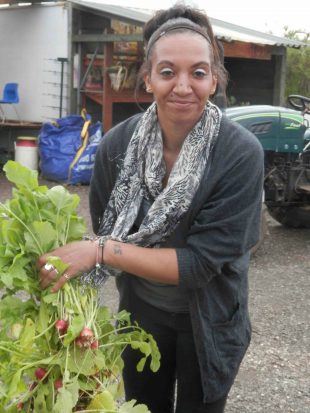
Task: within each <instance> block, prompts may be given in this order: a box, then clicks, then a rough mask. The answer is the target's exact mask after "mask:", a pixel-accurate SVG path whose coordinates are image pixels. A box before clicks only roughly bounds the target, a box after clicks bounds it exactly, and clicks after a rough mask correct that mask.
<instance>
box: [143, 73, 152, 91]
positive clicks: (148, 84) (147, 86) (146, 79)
mask: <svg viewBox="0 0 310 413" xmlns="http://www.w3.org/2000/svg"><path fill="white" fill-rule="evenodd" d="M143 80H144V83H145V89H146V91H151V90H152V86H151V79H150V75H148V74H145V75H144V77H143Z"/></svg>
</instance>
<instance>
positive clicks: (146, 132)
mask: <svg viewBox="0 0 310 413" xmlns="http://www.w3.org/2000/svg"><path fill="white" fill-rule="evenodd" d="M221 117H222V114H221V111H220V109H219V108H218V107H217V106H215V105H213V104H211V103H208V104H207V105H206V107H205V109H204V111H203V114H202V116H201V118H200V120H199V122H198V123H197V124H196V125H195V126H194V128H193V129H192V130H191V132H190V133H189V134H188V135H187V137H186V138H185V140H184V143H183V145H182V148H181V151H180V153H179V156H178V158H177V160H176V162H175V164H174V166H173V168H172V170H171V173H170V175H169V179H168V182H167V185H166V187H165V188H163V187H162V181H163V178H164V176H165V164H164V161H163V139H162V134H161V129H160V126H159V123H158V120H157V110H156V103H155V102H154V103H153V104H152V105H151V106H150V107H149V108H148V109H147V111H146V112H145V113H144V114H143V116H142V118H141V119H140V121H139V123H138V124H137V126H136V129H135V131H134V133H133V136H132V138H131V140H130V142H129V145H128V148H127V152H126V155H125V159H124V162H123V166H122V170H121V172H120V174H119V176H118V179H117V181H116V183H115V186H114V189H113V191H112V194H111V197H110V200H109V203H108V205H107V208H106V210H105V212H104V215H103V218H102V222H101V225H100V230H99V233H100V234H101V235H110V237H111V238H112V239H114V240H117V241H122V242H128V243H132V244H137V245H141V246H155V245H156V244H160V243H161V242H163V241H164V240H165V239H167V238H168V237H169V235H170V234H171V233H172V232H173V231H174V229H175V228H176V226H177V224H178V223H179V221H180V219H181V217H182V216H183V215H184V214H185V212H186V211H187V210H188V209H189V206H190V204H191V202H192V200H193V197H194V195H195V193H196V191H197V189H198V186H199V184H200V181H201V178H202V175H203V173H204V170H205V167H206V163H207V161H208V158H209V155H210V152H211V150H212V147H213V145H214V143H215V141H216V138H217V136H218V133H219V128H220V121H221ZM143 197H144V198H146V199H148V200H151V201H153V200H154V202H153V203H152V205H151V207H150V209H149V210H148V212H147V214H146V216H145V217H144V219H143V221H142V223H141V225H140V228H139V229H138V231H137V232H135V233H131V229H132V227H133V225H134V223H135V221H136V218H137V215H138V213H139V209H140V206H141V203H142V200H143Z"/></svg>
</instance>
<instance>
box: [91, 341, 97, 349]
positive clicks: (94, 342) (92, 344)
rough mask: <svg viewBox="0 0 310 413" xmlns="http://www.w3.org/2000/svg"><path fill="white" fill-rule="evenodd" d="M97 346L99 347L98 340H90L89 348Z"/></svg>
mask: <svg viewBox="0 0 310 413" xmlns="http://www.w3.org/2000/svg"><path fill="white" fill-rule="evenodd" d="M98 347H99V343H98V340H95V341H92V342H91V344H90V348H91V349H92V350H97V348H98Z"/></svg>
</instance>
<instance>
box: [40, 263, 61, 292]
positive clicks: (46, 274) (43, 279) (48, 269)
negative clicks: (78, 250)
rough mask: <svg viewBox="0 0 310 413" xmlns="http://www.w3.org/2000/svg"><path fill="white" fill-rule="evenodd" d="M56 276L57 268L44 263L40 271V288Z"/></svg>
mask: <svg viewBox="0 0 310 413" xmlns="http://www.w3.org/2000/svg"><path fill="white" fill-rule="evenodd" d="M57 277H58V271H57V269H56V268H55V267H54V266H52V265H50V264H45V265H44V266H43V267H42V268H41V271H40V287H41V288H42V289H44V288H46V287H47V286H49V285H50V284H51V283H52V282H54V281H55V279H56V278H57Z"/></svg>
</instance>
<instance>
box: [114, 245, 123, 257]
mask: <svg viewBox="0 0 310 413" xmlns="http://www.w3.org/2000/svg"><path fill="white" fill-rule="evenodd" d="M113 252H114V254H115V255H122V248H121V247H120V245H117V244H114V245H113Z"/></svg>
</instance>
